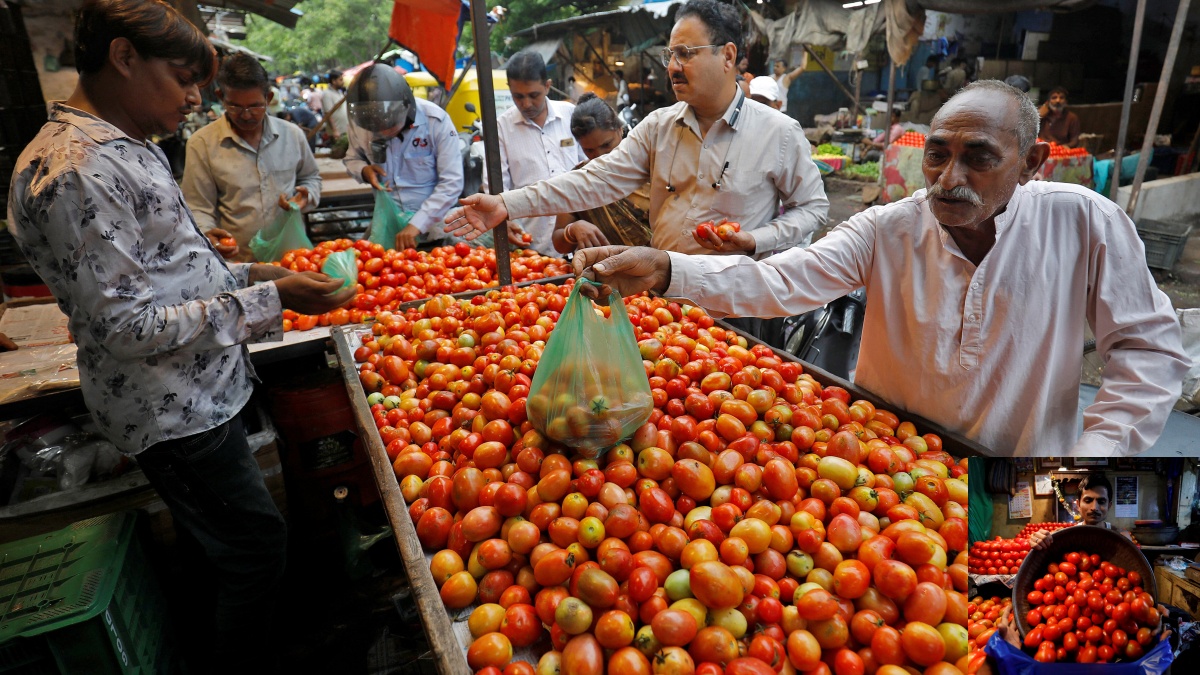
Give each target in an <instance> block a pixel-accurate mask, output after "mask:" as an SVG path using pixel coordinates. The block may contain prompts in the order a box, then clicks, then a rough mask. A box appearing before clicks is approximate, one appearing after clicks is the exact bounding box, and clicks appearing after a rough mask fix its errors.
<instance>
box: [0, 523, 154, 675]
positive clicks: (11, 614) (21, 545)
mask: <svg viewBox="0 0 1200 675" xmlns="http://www.w3.org/2000/svg"><path fill="white" fill-rule="evenodd" d="M135 524H136V516H135V515H134V514H133V513H114V514H109V515H105V516H100V517H98V518H91V519H89V520H83V521H80V522H78V523H74V524H73V525H70V526H68V527H65V528H63V529H62V530H59V531H58V532H53V533H51V534H47V535H40V536H36V537H30V538H28V539H23V540H21V541H16V542H13V543H11V544H6V545H4V546H0V673H2V674H3V675H76V674H82V673H88V674H89V675H107V674H109V673H112V674H113V675H150V674H153V673H168V672H170V671H171V670H172V669H173V668H172V649H171V643H170V640H169V639H168V634H167V625H168V621H167V615H166V601H165V600H164V598H163V596H162V592H161V590H160V589H159V587H158V583H157V581H156V580H155V578H154V572H153V570H151V569H150V566H149V564H148V562H147V560H146V556H145V554H144V552H143V550H142V545H141V542H140V540H139V539H138V537H137V536H136V535H135V533H134V526H135Z"/></svg>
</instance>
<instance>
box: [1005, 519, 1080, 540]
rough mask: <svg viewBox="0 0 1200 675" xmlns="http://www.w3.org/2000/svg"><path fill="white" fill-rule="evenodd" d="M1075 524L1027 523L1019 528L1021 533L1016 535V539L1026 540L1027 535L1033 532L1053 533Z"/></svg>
mask: <svg viewBox="0 0 1200 675" xmlns="http://www.w3.org/2000/svg"><path fill="white" fill-rule="evenodd" d="M1074 524H1075V523H1029V524H1028V525H1026V526H1025V527H1023V528H1021V533H1020V534H1018V535H1017V539H1028V538H1029V535H1031V534H1033V533H1034V532H1055V531H1057V530H1061V529H1063V528H1064V527H1071V526H1072V525H1074Z"/></svg>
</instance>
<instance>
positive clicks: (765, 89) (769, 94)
mask: <svg viewBox="0 0 1200 675" xmlns="http://www.w3.org/2000/svg"><path fill="white" fill-rule="evenodd" d="M750 95H751V96H762V97H763V98H765V99H767V100H768V101H772V102H774V101H778V100H779V85H778V84H776V83H775V80H773V79H772V78H770V77H767V76H766V75H759V76H758V77H756V78H754V79H753V80H750Z"/></svg>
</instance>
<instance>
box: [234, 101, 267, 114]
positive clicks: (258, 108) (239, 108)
mask: <svg viewBox="0 0 1200 675" xmlns="http://www.w3.org/2000/svg"><path fill="white" fill-rule="evenodd" d="M225 109H226V110H228V111H229V112H231V113H233V114H234V115H241V114H242V113H250V114H251V115H253V116H255V117H258V116H260V115H262V114H263V113H265V112H267V106H265V105H234V104H232V103H226V104H225Z"/></svg>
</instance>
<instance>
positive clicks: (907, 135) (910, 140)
mask: <svg viewBox="0 0 1200 675" xmlns="http://www.w3.org/2000/svg"><path fill="white" fill-rule="evenodd" d="M892 145H899V146H901V147H905V148H924V147H925V134H923V133H921V132H919V131H906V132H904V135H903V136H901V137H900V138H897V139H896V140H894V141H892Z"/></svg>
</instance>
